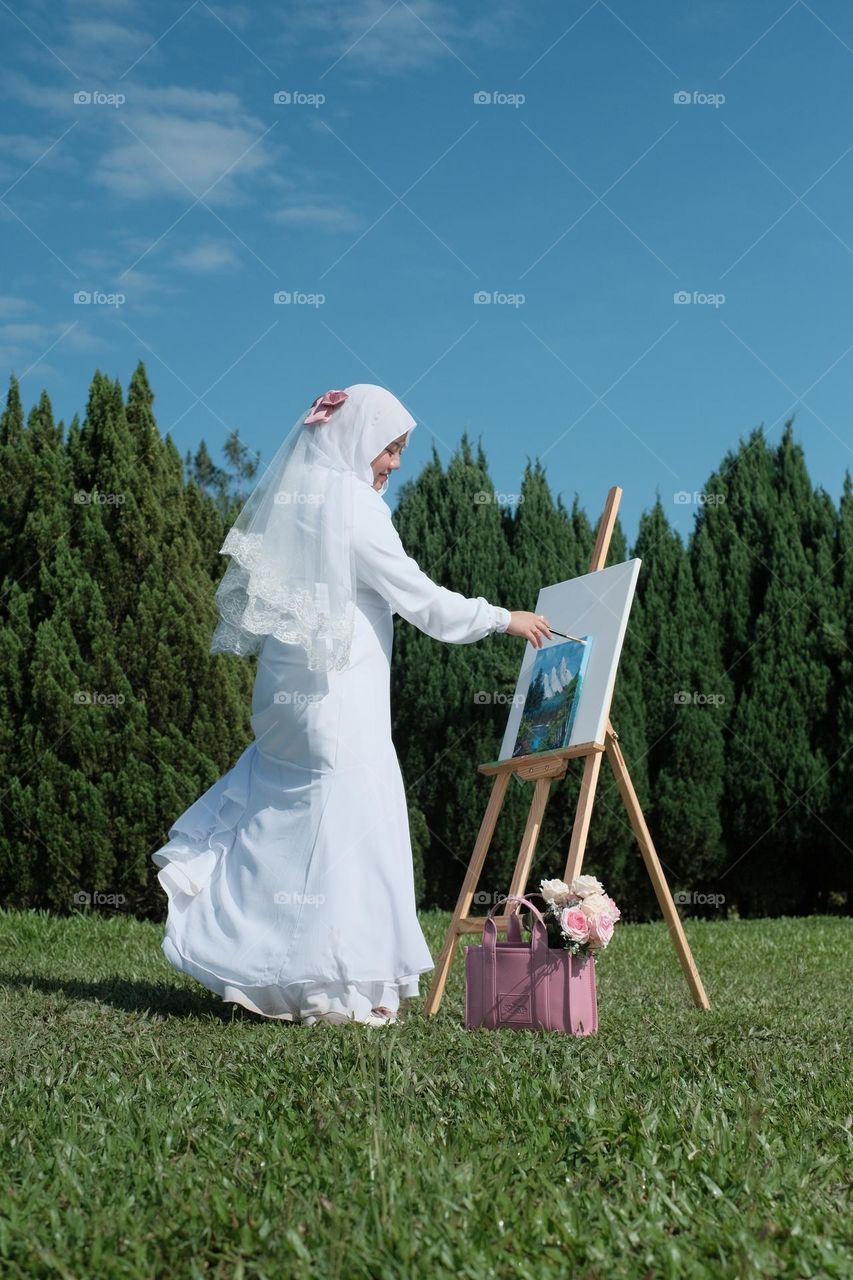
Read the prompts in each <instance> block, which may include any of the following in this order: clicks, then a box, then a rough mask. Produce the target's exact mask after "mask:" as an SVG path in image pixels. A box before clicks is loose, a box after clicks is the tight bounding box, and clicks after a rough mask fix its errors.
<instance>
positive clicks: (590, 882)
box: [572, 876, 604, 898]
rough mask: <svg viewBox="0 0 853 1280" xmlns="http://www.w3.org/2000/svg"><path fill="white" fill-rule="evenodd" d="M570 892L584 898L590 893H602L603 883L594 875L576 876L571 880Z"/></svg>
mask: <svg viewBox="0 0 853 1280" xmlns="http://www.w3.org/2000/svg"><path fill="white" fill-rule="evenodd" d="M572 893H576V894H577V895H578V897H579V898H586V897H588V896H589V895H590V894H591V893H604V885H603V884H602V883H601V881H600V880H596V878H595V876H577V877H576V878H575V879H574V880H573V881H572Z"/></svg>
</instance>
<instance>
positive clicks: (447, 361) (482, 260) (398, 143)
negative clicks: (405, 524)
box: [0, 0, 853, 538]
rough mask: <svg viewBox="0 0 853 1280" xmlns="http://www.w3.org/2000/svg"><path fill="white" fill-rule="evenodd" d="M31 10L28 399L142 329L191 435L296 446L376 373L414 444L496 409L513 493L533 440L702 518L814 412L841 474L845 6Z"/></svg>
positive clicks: (1, 308) (569, 480)
mask: <svg viewBox="0 0 853 1280" xmlns="http://www.w3.org/2000/svg"><path fill="white" fill-rule="evenodd" d="M0 32H2V39H3V45H4V48H5V49H6V51H7V52H6V55H5V58H4V64H5V68H6V74H5V75H4V78H3V82H2V93H3V95H4V96H3V127H2V133H3V141H2V147H0V191H2V203H0V234H2V258H0V261H2V276H0V368H2V371H3V380H4V384H5V382H6V381H7V379H8V376H9V373H10V372H12V371H14V372H16V373H17V375H18V376H19V377H20V378H21V379H22V387H23V394H24V399H25V403H26V405H27V407H29V405H30V404H31V403H33V402H34V400H35V399H36V398H37V396H38V394H39V393H40V391H41V389H42V388H43V387H45V388H47V390H48V391H49V393H50V396H51V399H52V401H53V404H54V408H55V411H56V413H57V416H61V417H63V418H64V419H65V420H66V423H67V422H68V421H70V418H71V416H72V415H73V413H74V412H75V411H76V410H79V411H81V412H82V410H83V408H84V406H85V398H86V392H87V387H88V384H89V381H90V379H91V375H92V373H93V371H94V369H95V368H96V367H100V368H101V369H103V370H104V371H105V372H107V373H108V374H110V375H111V376H113V377H118V378H119V379H120V380H121V382H122V384H123V385H124V386H125V387H126V385H127V381H128V379H129V377H130V374H131V372H132V370H133V368H134V366H135V365H136V363H137V361H138V360H139V359H140V358H142V359H144V360H145V362H146V365H147V368H148V372H149V376H150V378H151V381H152V385H153V387H154V390H155V392H156V397H157V398H156V405H155V408H156V412H157V416H158V422H159V425H160V429H161V431H163V432H164V433H165V432H166V431H171V433H172V436H173V438H174V439H175V441H176V443H177V444H178V447H179V448H180V449H181V452H185V451H186V449H188V448H191V449H195V447H196V446H197V444H198V442H199V441H200V440H201V439H202V438H204V439H205V440H206V441H207V443H208V446H209V448H210V449H211V451H212V453H213V454H214V457H215V458H217V459H220V460H221V453H220V449H221V445H222V443H223V442H224V440H225V438H226V435H227V433H228V432H229V431H230V430H231V429H233V428H237V429H238V430H239V431H240V435H241V437H242V438H243V439H244V440H245V441H246V443H247V444H249V445H250V446H251V447H252V448H253V449H256V450H258V451H259V452H260V454H261V456H262V459H266V460H267V461H269V459H270V458H271V457H272V455H273V453H274V451H275V449H276V447H277V445H278V443H279V442H280V440H281V438H282V436H283V434H284V433H285V432H286V431H287V429H288V428H289V427H290V425H291V424H292V422H293V420H294V419H295V417H296V415H297V413H298V412H299V409H300V407H301V406H302V405H306V404H308V403H310V401H311V400H312V399H313V398H314V397H315V396H316V395H318V394H320V392H322V391H325V390H326V389H328V388H331V387H343V386H346V385H348V384H349V383H353V382H379V383H382V384H383V385H385V386H388V387H390V389H391V390H392V391H394V392H395V394H397V395H398V396H400V398H401V399H402V400H403V401H404V402H405V404H406V406H407V407H408V408H409V410H410V411H411V412H412V414H413V415H414V416H415V418H416V419H417V421H418V424H419V426H418V430H417V431H416V432H415V433H414V436H413V438H412V445H411V448H410V449H409V450H408V451H407V453H406V455H405V460H404V466H403V470H402V472H401V473H400V474H405V473H406V472H409V471H417V470H418V469H419V467H420V465H421V463H422V462H423V461H424V460H425V458H426V457H427V456H428V453H429V450H430V446H431V442H432V441H435V443H436V446H437V448H438V450H439V454H440V456H441V457H442V459H443V460H444V461H445V462H446V461H447V459H448V458H449V457H450V455H451V453H452V451H453V450H454V448H455V447H456V445H457V443H458V440H459V437H460V435H461V433H462V431H463V429H465V428H466V427H467V428H468V430H469V431H470V433H471V434H472V436H473V437H474V439H475V440H476V438H477V437H478V436H482V439H483V443H484V446H485V449H486V452H487V455H488V458H489V460H490V464H491V470H492V476H493V480H494V483H495V486H496V489H497V490H498V492H499V494H501V495H503V496H504V498H505V499H506V500H509V501H511V500H512V495H513V494H515V493H516V492H517V489H518V483H519V479H520V476H521V473H522V470H523V467H524V464H525V461H526V459H527V457H531V458H532V457H535V456H537V455H538V456H539V457H540V458H541V459H542V461H543V464H544V465H545V467H546V469H547V474H548V478H549V481H550V484H551V487H552V489H553V490H554V491H555V492H561V493H562V494H563V496H564V499H565V500H566V502H567V503H571V501H572V499H573V496H574V494H575V492H577V493H578V494H579V496H580V500H581V502H582V504H583V506H584V507H585V508H586V510H587V511H588V513H589V514H590V516H591V518H593V519H594V518H595V517H596V515H597V514H598V512H599V510H600V509H601V506H602V504H603V501H604V498H605V496H606V493H607V490H608V488H609V487H610V485H611V484H619V485H621V486H622V487H623V489H624V496H623V500H622V518H623V522H624V524H625V527H626V530H627V532H628V535H629V537H630V538H633V536H634V534H635V532H636V527H637V521H638V518H639V516H640V514H641V512H642V511H643V510H646V509H648V507H649V506H650V505H651V504H652V502H653V501H654V497H655V493H656V491H658V490H659V491H660V494H661V497H662V500H663V502H664V505H665V507H666V509H667V512H668V514H669V516H670V519H671V520H672V522H673V524H674V525H675V527H676V528H678V529H679V531H680V532H681V533H682V534H683V535H685V536H686V535H687V533H688V532H689V529H690V528H691V526H692V522H693V517H694V514H695V512H696V509H697V500H696V499H694V498H693V495H694V494H696V493H697V492H698V493H701V490H702V487H703V484H704V482H705V480H706V478H707V477H708V475H709V473H710V471H711V469H712V468H713V467H714V466H716V465H717V464H718V463H719V461H720V460H721V458H722V456H723V454H724V453H725V451H726V450H727V449H729V448H730V447H734V446H736V445H737V442H738V439H739V438H740V437H745V436H746V435H747V434H748V433H749V432H750V431H751V430H752V428H753V427H755V426H757V425H759V424H760V423H764V425H765V429H766V431H767V434H768V436H769V438H770V439H771V440H773V441H776V440H778V438H779V435H780V433H781V431H782V427H783V423H784V421H785V419H786V418H787V417H788V416H790V415H791V414H792V413H794V414H795V433H796V436H797V438H798V439H799V440H800V441H801V442H802V444H803V446H804V448H805V451H806V459H807V463H808V466H809V470H810V473H811V475H812V478H813V479H814V480H815V481H816V482H817V483H819V484H822V485H823V486H824V487H825V488H826V489H827V490H828V491H829V492H830V493H831V494H832V496H833V498H834V499H836V500H837V498H838V495H839V493H840V490H841V484H842V480H843V475H844V471H845V469H846V468H851V469H853V432H851V429H850V419H851V406H852V405H853V395H851V380H852V379H853V324H851V307H850V299H851V296H853V288H851V285H853V225H851V217H850V210H851V196H853V132H851V128H850V119H851V118H853V117H852V116H851V105H853V102H851V99H853V7H851V6H849V5H848V4H843V3H840V2H839V0H831V2H830V0H814V3H809V4H806V3H804V0H794V3H787V0H753V2H752V3H750V4H743V3H740V4H738V3H734V2H733V0H732V2H729V0H719V2H718V3H711V2H710V0H697V2H696V3H691V4H688V5H685V4H684V3H681V2H676V0H656V2H655V3H642V2H635V3H627V0H607V3H605V2H604V0H581V2H580V3H574V0H572V2H571V3H563V4H553V3H541V4H537V5H535V6H534V5H527V6H524V5H522V4H521V3H520V0H495V2H494V3H492V4H489V5H485V4H476V5H475V4H473V3H469V4H462V3H461V2H458V3H449V2H448V0H396V3H388V2H386V0H376V2H375V3H374V2H373V0H352V2H351V3H340V2H335V3H332V2H331V0H305V2H304V3H303V2H302V0H293V2H291V3H279V4H273V3H269V2H267V0H264V2H262V3H257V4H254V5H248V4H245V5H241V4H234V5H211V4H207V3H205V2H204V0H195V2H194V3H190V4H186V5H185V4H183V3H181V2H178V3H174V4H168V5H167V4H162V3H147V4H145V5H140V4H139V3H130V0H77V2H76V3H74V4H73V5H71V4H63V3H59V2H58V0H49V2H48V0H28V4H27V5H26V7H24V6H23V5H22V3H21V0H9V3H6V0H0ZM81 95H82V98H83V100H82V101H81V100H80V97H81ZM87 95H88V99H87ZM276 95H279V100H278V101H276ZM282 95H284V98H285V100H282ZM287 95H289V96H290V101H287V100H286V98H287ZM476 95H480V96H481V98H482V96H483V95H486V96H490V98H491V100H490V101H482V100H481V101H478V100H477V98H476ZM676 95H680V99H681V100H677V99H676ZM75 97H76V98H77V100H76V101H75ZM522 99H523V100H522ZM80 294H83V295H85V294H90V295H92V297H93V299H96V300H93V301H91V302H88V303H85V302H79V301H77V302H75V296H77V295H80ZM478 294H479V295H481V296H482V295H486V296H488V298H490V299H491V301H489V302H488V303H486V302H482V301H481V302H478V301H476V296H477V295H478ZM276 295H290V301H289V302H283V303H282V302H279V303H277V302H276V301H275V297H276ZM676 295H681V296H682V297H683V296H687V297H689V299H690V301H689V302H684V301H676ZM395 486H397V487H398V486H399V481H398V480H397V479H396V478H395V479H393V480H392V483H391V486H390V488H389V490H388V494H387V498H388V500H389V502H390V503H391V504H392V505H393V504H394V501H395V497H394V488H395ZM675 494H682V495H683V494H687V495H691V501H689V502H685V501H683V500H682V501H676V499H675V497H674V495H675ZM699 501H701V498H700V499H699Z"/></svg>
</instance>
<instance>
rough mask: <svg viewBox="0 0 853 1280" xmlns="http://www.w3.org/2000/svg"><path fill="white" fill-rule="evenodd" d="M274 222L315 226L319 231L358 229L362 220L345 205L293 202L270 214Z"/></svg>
mask: <svg viewBox="0 0 853 1280" xmlns="http://www.w3.org/2000/svg"><path fill="white" fill-rule="evenodd" d="M270 216H271V217H272V219H273V221H274V222H285V223H289V224H290V225H292V226H301V227H313V228H315V229H316V230H319V231H356V230H357V229H358V228H359V227H360V226H361V221H360V219H359V218H357V217H356V215H355V214H353V213H352V212H351V211H350V210H349V209H346V208H345V207H344V206H343V205H330V204H324V203H321V202H317V203H316V204H311V203H305V204H293V205H289V206H287V207H285V208H284V209H278V210H277V211H276V212H275V213H273V214H271V215H270Z"/></svg>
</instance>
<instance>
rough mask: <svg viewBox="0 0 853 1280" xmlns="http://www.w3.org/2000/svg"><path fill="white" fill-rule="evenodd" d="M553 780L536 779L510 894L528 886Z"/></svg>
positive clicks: (522, 890)
mask: <svg viewBox="0 0 853 1280" xmlns="http://www.w3.org/2000/svg"><path fill="white" fill-rule="evenodd" d="M552 781H553V779H552V778H537V779H536V789H535V791H534V793H533V799H532V800H531V802H530V812H529V813H528V815H527V823H526V825H525V828H524V835H523V837H522V840H521V848H520V849H519V851H518V861H517V862H516V864H515V870H514V871H513V873H512V883H511V884H510V886H509V892H510V895H513V894H515V895H516V896H518V895H521V894H523V893H524V890H525V889H526V888H527V878H528V876H529V875H530V865H531V863H532V862H533V855H534V854H535V852H536V845H537V842H538V840H539V832H540V831H541V830H542V818H543V815H544V813H545V806H546V805H547V803H548V793H549V792H550V790H551V783H552Z"/></svg>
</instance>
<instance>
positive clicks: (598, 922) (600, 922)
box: [589, 911, 613, 947]
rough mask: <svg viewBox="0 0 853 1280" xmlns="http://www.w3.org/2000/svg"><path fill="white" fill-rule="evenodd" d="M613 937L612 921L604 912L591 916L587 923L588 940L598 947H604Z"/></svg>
mask: <svg viewBox="0 0 853 1280" xmlns="http://www.w3.org/2000/svg"><path fill="white" fill-rule="evenodd" d="M612 937H613V921H612V919H611V918H610V916H609V915H607V913H606V912H604V911H603V912H602V913H601V915H598V916H593V917H592V919H591V920H590V922H589V940H590V942H592V943H594V944H595V945H596V946H599V947H606V946H607V944H608V942H609V941H610V939H611V938H612Z"/></svg>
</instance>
